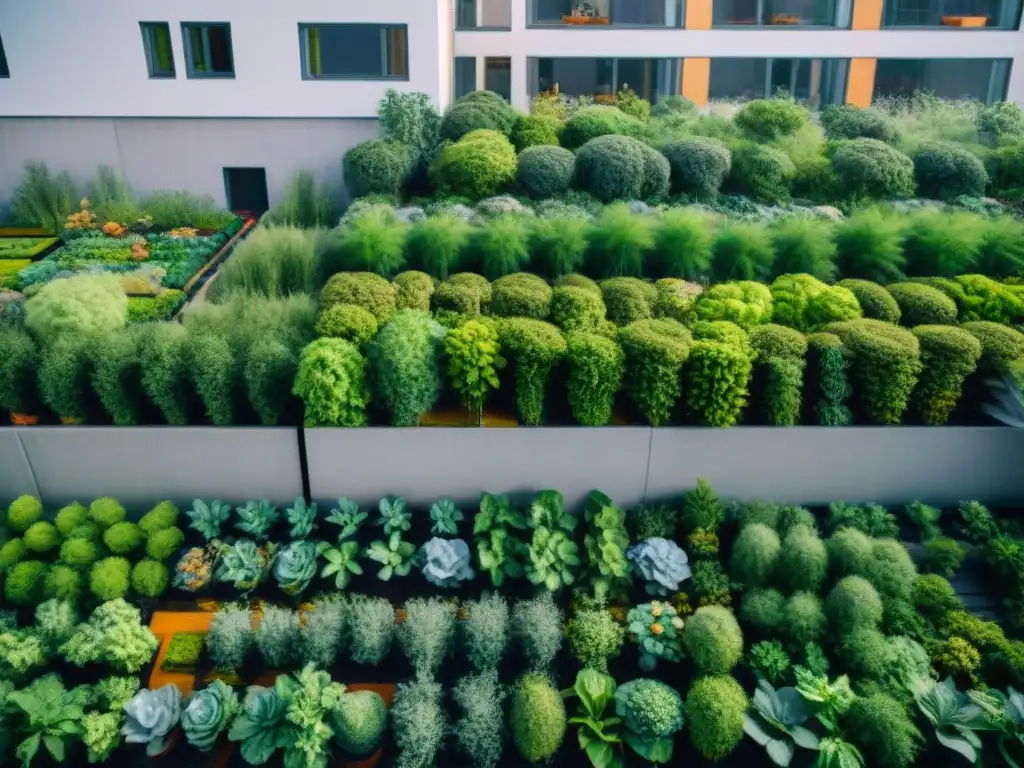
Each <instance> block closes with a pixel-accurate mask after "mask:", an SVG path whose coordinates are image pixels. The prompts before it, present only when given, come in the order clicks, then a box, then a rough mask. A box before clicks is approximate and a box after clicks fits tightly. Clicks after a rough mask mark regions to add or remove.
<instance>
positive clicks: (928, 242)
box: [903, 209, 988, 277]
mask: <svg viewBox="0 0 1024 768" xmlns="http://www.w3.org/2000/svg"><path fill="white" fill-rule="evenodd" d="M987 229H988V222H987V221H986V220H985V219H984V218H982V217H981V216H978V215H977V214H974V213H968V212H966V211H957V212H952V213H950V212H947V211H941V210H938V209H925V210H921V211H916V212H914V214H913V215H911V216H910V218H909V221H908V223H907V225H906V229H905V230H904V241H903V255H904V256H905V257H906V260H907V267H906V272H907V274H908V275H915V276H919V277H956V276H957V275H963V274H967V273H969V272H973V271H974V270H975V267H976V265H977V262H978V258H979V256H980V255H981V247H982V244H983V243H984V240H985V234H986V230H987Z"/></svg>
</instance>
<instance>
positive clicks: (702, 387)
mask: <svg viewBox="0 0 1024 768" xmlns="http://www.w3.org/2000/svg"><path fill="white" fill-rule="evenodd" d="M750 372H751V360H750V355H749V352H748V351H747V350H745V349H743V348H742V347H738V346H735V345H733V344H729V343H723V342H719V341H704V340H700V341H695V342H694V343H693V345H692V346H691V347H690V355H689V357H688V358H687V361H686V364H685V366H684V367H683V382H684V392H685V397H684V401H685V405H686V411H687V412H688V413H689V414H690V415H691V416H693V417H694V418H695V419H696V420H697V421H698V422H699V423H701V424H707V425H709V426H712V427H729V426H732V425H734V424H736V422H737V421H738V420H739V417H740V414H741V413H742V412H743V408H744V406H745V405H746V403H747V395H748V388H749V384H750Z"/></svg>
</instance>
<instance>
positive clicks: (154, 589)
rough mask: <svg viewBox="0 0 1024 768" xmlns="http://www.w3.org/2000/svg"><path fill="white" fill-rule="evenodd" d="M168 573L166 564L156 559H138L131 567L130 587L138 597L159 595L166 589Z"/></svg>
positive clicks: (168, 580) (155, 596)
mask: <svg viewBox="0 0 1024 768" xmlns="http://www.w3.org/2000/svg"><path fill="white" fill-rule="evenodd" d="M169 582H170V573H169V572H168V570H167V566H165V565H163V564H162V563H158V562H157V561H156V560H140V561H139V562H138V563H136V564H135V567H134V568H132V589H133V590H134V591H135V594H137V595H139V596H140V597H147V598H150V599H153V598H157V597H160V595H162V594H163V593H164V592H166V591H167V584H168V583H169Z"/></svg>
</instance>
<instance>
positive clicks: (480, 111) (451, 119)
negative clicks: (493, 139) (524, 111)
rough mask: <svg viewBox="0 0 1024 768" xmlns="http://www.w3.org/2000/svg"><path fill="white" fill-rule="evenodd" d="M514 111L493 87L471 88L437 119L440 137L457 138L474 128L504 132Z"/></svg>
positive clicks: (511, 122) (508, 130)
mask: <svg viewBox="0 0 1024 768" xmlns="http://www.w3.org/2000/svg"><path fill="white" fill-rule="evenodd" d="M517 117H518V115H517V114H516V111H515V109H513V108H512V105H511V104H509V103H508V102H507V101H506V100H505V99H503V98H502V97H501V96H499V95H498V94H496V93H494V92H493V91H475V92H474V93H469V94H466V95H465V96H463V97H462V98H461V99H459V100H458V101H456V102H455V103H454V104H452V105H451V107H449V108H448V111H447V112H445V115H444V118H442V120H441V138H442V139H447V140H448V141H459V140H460V139H462V137H463V136H465V135H466V134H468V133H471V132H473V131H477V130H488V131H498V132H499V133H502V134H504V135H505V136H508V135H509V134H510V133H511V132H512V128H513V127H514V126H515V124H516V119H517Z"/></svg>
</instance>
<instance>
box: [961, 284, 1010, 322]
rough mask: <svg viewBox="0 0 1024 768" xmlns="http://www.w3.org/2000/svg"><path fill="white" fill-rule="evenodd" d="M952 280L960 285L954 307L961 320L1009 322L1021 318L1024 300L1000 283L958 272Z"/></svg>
mask: <svg viewBox="0 0 1024 768" xmlns="http://www.w3.org/2000/svg"><path fill="white" fill-rule="evenodd" d="M956 282H957V283H959V285H960V287H961V288H963V299H962V301H961V302H960V303H959V307H958V308H959V310H960V320H961V322H969V321H971V320H988V321H990V322H993V323H1002V324H1003V325H1012V324H1016V323H1019V322H1021V321H1022V320H1024V299H1022V298H1021V297H1020V296H1018V295H1017V294H1015V293H1014V292H1013V291H1012V290H1010V289H1009V288H1008V287H1007V286H1005V285H1003V284H1002V283H997V282H996V281H995V280H992V279H991V278H988V277H985V276H984V275H960V276H959V277H957V278H956Z"/></svg>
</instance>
